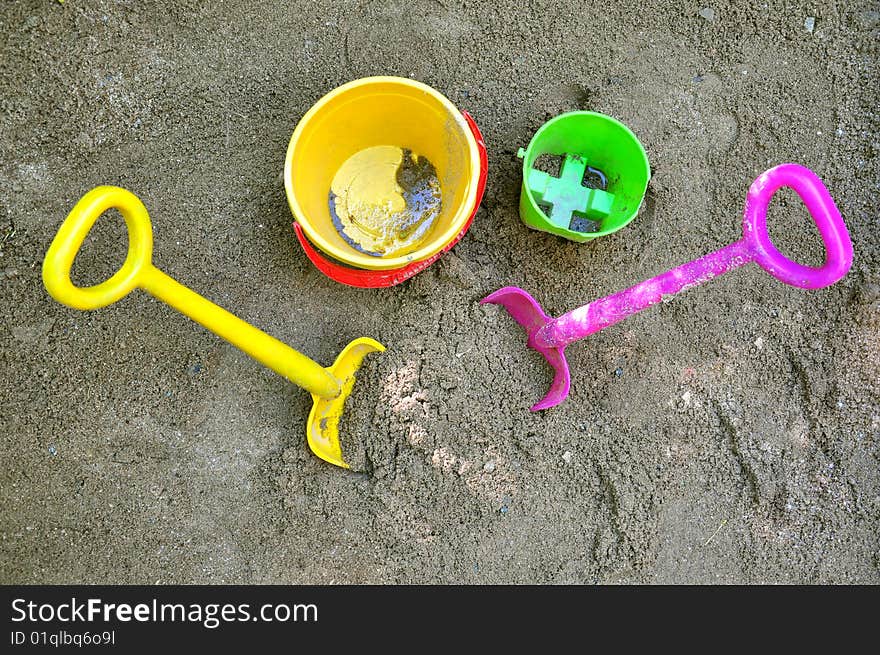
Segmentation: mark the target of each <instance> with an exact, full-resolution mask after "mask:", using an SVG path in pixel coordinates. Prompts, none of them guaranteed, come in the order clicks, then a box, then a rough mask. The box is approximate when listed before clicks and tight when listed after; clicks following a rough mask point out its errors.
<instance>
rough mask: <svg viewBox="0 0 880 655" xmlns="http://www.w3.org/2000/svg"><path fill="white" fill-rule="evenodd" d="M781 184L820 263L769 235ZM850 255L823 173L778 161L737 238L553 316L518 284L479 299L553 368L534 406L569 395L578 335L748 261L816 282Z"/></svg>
mask: <svg viewBox="0 0 880 655" xmlns="http://www.w3.org/2000/svg"><path fill="white" fill-rule="evenodd" d="M784 186H787V187H791V188H792V189H794V190H795V191H796V192H797V194H798V195H799V196H800V197H801V200H803V201H804V204H805V205H806V207H807V210H808V211H809V212H810V215H811V216H812V217H813V220H814V221H815V223H816V227H817V228H818V229H819V234H821V235H822V241H823V242H824V244H825V263H824V264H823V265H822V266H820V267H818V268H814V267H812V266H804V265H802V264H798V263H797V262H793V261H791V260H790V259H788V258H786V257H785V256H784V255H783V254H782V253H781V252H779V250H777V249H776V247H775V246H774V245H773V242H772V241H770V235H769V234H768V233H767V207H768V206H769V204H770V199H771V198H772V197H773V194H774V193H776V191H778V190H779V189H780V187H784ZM852 258H853V250H852V242H851V241H850V238H849V233H848V232H847V231H846V225H844V223H843V219H842V218H841V217H840V212H839V211H838V210H837V207H836V206H835V204H834V200H832V198H831V195H830V194H829V193H828V189H826V188H825V185H824V184H822V180H820V179H819V178H818V177H817V176H816V174H815V173H813V171H811V170H810V169H808V168H804V167H803V166H799V165H798V164H781V165H780V166H776V167H775V168H771V169H770V170H769V171H767V172H765V173H762V174H761V175H759V176H758V178H757V179H756V180H755V181H754V182H753V183H752V186H751V187H750V188H749V193H748V195H747V196H746V206H745V210H744V211H743V238H742V239H740V240H739V241H736V242H734V243H731V244H730V245H729V246H725V247H724V248H721V249H720V250H716V251H715V252H712V253H709V254H708V255H705V256H704V257H701V258H699V259H697V260H694V261H692V262H689V263H687V264H683V265H682V266H679V267H677V268H673V269H672V270H670V271H667V272H666V273H661V274H660V275H658V276H656V277H653V278H651V279H650V280H645V281H644V282H640V283H639V284H637V285H635V286H633V287H630V288H629V289H626V290H624V291H618V292H617V293H614V294H612V295H610V296H606V297H605V298H600V299H599V300H594V301H593V302H591V303H589V304H588V305H584V306H583V307H578V308H577V309H575V310H573V311H570V312H568V313H567V314H564V315H563V316H560V317H559V318H550V317H549V316H547V315H546V314H544V312H543V310H542V309H541V306H540V305H539V304H538V303H537V302H536V301H535V299H534V298H532V297H531V296H530V295H529V294H528V293H526V292H525V291H523V290H522V289H520V288H519V287H504V288H503V289H499V290H498V291H496V292H495V293H492V294H490V295H488V296H486V297H485V298H484V299H483V300H481V301H480V303H481V304H482V303H495V304H498V305H503V306H504V307H505V308H506V309H507V311H508V312H510V315H511V316H513V318H514V319H515V320H516V321H517V322H518V323H519V324H520V325H522V326H523V327H524V328H525V329H526V332H528V335H529V338H528V345H529V347H531V348H534V349H535V350H537V351H538V352H539V353H541V354H542V355H544V357H545V359H546V360H547V361H548V362H550V365H551V366H552V367H553V368H554V369H555V371H556V375H555V376H554V379H553V383H552V384H551V385H550V391H548V392H547V395H546V396H544V398H543V399H542V400H541V401H540V402H539V403H537V404H535V405H534V406H532V411H533V412H534V411H538V410H539V409H547V408H549V407H553V406H555V405H558V404H559V403H561V402H562V401H563V400H565V399H566V397H567V396H568V390H569V386H570V376H569V372H568V362H566V360H565V348H566V346H568V345H569V344H571V343H573V342H575V341H578V340H579V339H583V338H584V337H586V336H588V335H590V334H593V333H594V332H598V331H599V330H601V329H603V328H606V327H608V326H609V325H614V324H615V323H617V322H619V321H622V320H623V319H625V318H627V317H628V316H632V315H633V314H635V313H636V312H640V311H641V310H643V309H645V308H647V307H650V306H651V305H655V304H657V303H658V302H661V301H662V300H667V299H669V298H671V297H672V296H673V295H674V294H676V293H678V292H679V291H684V290H685V289H689V288H691V287H695V286H697V285H698V284H702V283H703V282H708V281H709V280H711V279H712V278H714V277H716V276H718V275H721V274H722V273H727V272H728V271H732V270H733V269H735V268H739V267H740V266H742V265H744V264H748V263H749V262H756V263H757V264H758V265H759V266H760V267H761V268H763V269H764V270H765V271H767V272H768V273H770V275H772V276H773V277H775V278H776V279H777V280H781V281H782V282H785V283H786V284H790V285H792V286H795V287H801V288H803V289H821V288H823V287H827V286H830V285H832V284H834V283H835V282H837V281H838V280H839V279H840V278H842V277H843V276H844V275H846V273H847V271H849V268H850V266H851V265H852Z"/></svg>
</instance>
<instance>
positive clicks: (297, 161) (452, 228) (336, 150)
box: [284, 77, 480, 270]
mask: <svg viewBox="0 0 880 655" xmlns="http://www.w3.org/2000/svg"><path fill="white" fill-rule="evenodd" d="M377 146H394V147H396V148H400V149H406V150H409V151H411V152H412V153H414V154H415V155H417V156H418V157H425V158H427V160H428V161H429V162H430V163H431V164H432V165H433V167H434V169H435V170H436V177H437V180H438V181H439V185H440V198H441V200H440V208H439V214H438V215H437V217H436V219H435V220H434V222H433V224H432V226H431V227H430V231H429V232H428V233H427V234H426V235H425V236H424V238H423V239H421V240H420V241H419V242H417V243H414V244H413V246H412V249H411V250H409V251H406V250H404V251H402V252H400V251H399V252H395V253H393V254H392V255H382V256H377V255H372V254H368V253H366V252H362V251H361V250H358V249H356V248H355V247H353V246H352V245H350V244H349V242H348V241H346V239H344V238H343V237H342V236H341V235H340V233H339V231H338V229H337V226H336V225H334V217H333V215H332V213H331V202H332V200H330V199H329V198H330V190H331V185H332V183H333V181H334V177H335V176H336V175H337V173H338V172H339V171H340V168H341V167H342V166H343V164H345V163H346V162H348V161H349V160H350V159H351V158H352V157H353V156H355V155H357V154H358V153H361V152H362V151H365V150H367V149H368V148H375V147H377ZM479 178H480V154H479V150H478V146H477V141H476V138H475V137H474V135H473V133H472V132H471V130H470V128H469V127H468V124H467V122H466V121H465V119H464V117H463V115H462V114H461V112H460V111H459V110H458V109H456V107H455V105H453V104H452V103H451V102H450V101H449V100H448V99H447V98H445V97H444V96H443V95H441V94H440V93H438V92H437V91H435V90H434V89H432V88H431V87H429V86H427V85H425V84H422V83H420V82H416V81H414V80H409V79H406V78H401V77H366V78H363V79H360V80H355V81H353V82H349V83H348V84H344V85H343V86H340V87H339V88H337V89H334V90H333V91H331V92H330V93H328V94H327V95H325V96H324V97H323V98H321V99H320V100H319V101H318V102H317V103H316V104H315V105H314V106H313V107H312V108H311V109H309V111H308V112H307V113H306V115H305V116H303V117H302V120H300V122H299V124H297V126H296V129H295V130H294V132H293V136H292V137H291V139H290V145H289V146H288V148H287V159H286V160H285V164H284V187H285V189H286V191H287V201H288V203H289V204H290V210H291V211H292V212H293V215H294V216H295V217H296V220H297V221H298V222H299V224H300V225H301V226H302V228H303V230H304V231H305V234H306V236H307V237H308V239H309V240H310V241H311V242H312V243H314V244H315V245H316V246H317V247H318V248H319V249H320V250H322V251H323V252H324V253H326V254H327V255H329V256H330V257H333V258H334V259H337V260H339V261H341V262H344V263H345V264H348V265H350V266H354V267H357V268H362V269H369V270H393V269H397V268H402V267H404V266H406V265H408V264H410V263H412V262H417V261H422V260H425V259H428V258H429V257H431V256H432V255H435V254H437V253H438V252H440V251H441V250H443V248H444V247H445V246H446V245H448V244H449V243H450V242H452V241H453V240H454V239H455V238H456V236H458V234H459V233H460V232H461V230H462V228H463V227H464V226H465V225H466V224H467V222H468V219H469V218H470V216H471V214H472V213H473V211H474V209H475V206H476V203H477V194H478V187H479Z"/></svg>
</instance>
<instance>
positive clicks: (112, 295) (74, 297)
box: [43, 186, 342, 398]
mask: <svg viewBox="0 0 880 655" xmlns="http://www.w3.org/2000/svg"><path fill="white" fill-rule="evenodd" d="M111 208H116V209H118V210H119V212H120V213H121V214H122V216H123V217H124V218H125V224H126V226H127V227H128V255H127V256H126V258H125V262H124V263H123V264H122V267H121V268H120V269H119V270H118V271H117V272H116V273H114V274H113V275H112V276H111V277H110V279H109V280H106V281H104V282H101V283H100V284H96V285H95V286H91V287H77V286H75V285H74V284H73V282H72V281H71V279H70V269H71V267H72V266H73V260H74V259H75V258H76V255H77V253H78V252H79V249H80V247H81V246H82V243H83V240H84V239H85V238H86V235H87V234H88V233H89V230H91V229H92V226H93V225H94V224H95V221H97V220H98V218H99V217H100V216H101V214H103V213H104V212H105V211H107V210H108V209H111ZM152 253H153V230H152V227H151V225H150V216H149V214H147V209H146V207H144V204H143V203H142V202H141V201H140V199H139V198H138V197H137V196H136V195H134V194H133V193H131V192H130V191H126V190H125V189H121V188H119V187H113V186H100V187H97V188H95V189H92V190H91V191H89V192H88V193H87V194H86V195H84V196H83V197H82V198H81V199H80V201H79V202H78V203H76V205H75V206H74V208H73V209H72V210H71V212H70V214H68V216H67V218H66V219H65V220H64V223H62V225H61V227H60V228H59V230H58V234H56V235H55V238H54V239H53V240H52V245H51V246H49V250H48V251H47V252H46V258H45V259H44V260H43V284H45V286H46V290H47V291H48V292H49V294H50V295H51V296H52V297H53V298H55V300H57V301H58V302H60V303H62V304H64V305H67V306H69V307H73V308H74V309H98V308H100V307H106V306H107V305H111V304H113V303H114V302H116V301H117V300H119V299H121V298H123V297H124V296H126V295H127V294H128V293H129V292H131V291H132V290H133V289H135V288H136V287H140V288H142V289H144V290H145V291H148V292H149V293H151V294H152V295H154V296H155V297H156V298H158V299H159V300H162V301H163V302H166V303H168V304H169V305H171V306H172V307H174V308H175V309H176V310H178V311H179V312H181V313H183V314H185V315H187V316H189V317H190V318H191V319H193V320H194V321H196V322H198V323H200V324H201V325H203V326H205V327H206V328H208V329H209V330H211V331H212V332H214V333H215V334H217V335H219V336H221V337H223V338H224V339H226V340H227V341H229V342H230V343H231V344H233V345H235V346H237V347H238V348H240V349H241V350H243V351H244V352H246V353H247V354H248V355H250V356H251V357H253V358H254V359H256V360H257V361H259V362H261V363H262V364H264V365H266V366H268V367H269V368H271V369H272V370H273V371H275V372H276V373H278V374H279V375H282V376H284V377H285V378H287V379H288V380H290V381H291V382H293V383H294V384H297V385H299V386H301V387H303V388H304V389H306V390H308V391H309V392H311V393H312V394H314V395H316V396H320V397H322V398H336V397H337V396H339V394H340V392H341V390H342V386H341V383H340V381H339V380H338V379H337V378H336V377H335V376H333V375H332V374H331V373H330V372H329V371H327V370H326V369H325V368H323V367H322V366H321V365H320V364H318V363H317V362H315V361H313V360H311V359H309V358H308V357H306V356H305V355H303V354H301V353H299V352H297V351H296V350H294V349H293V348H291V347H290V346H288V345H287V344H285V343H282V342H281V341H279V340H278V339H276V338H274V337H271V336H269V335H268V334H266V333H265V332H263V331H262V330H259V329H257V328H255V327H254V326H253V325H250V324H249V323H246V322H244V321H242V320H241V319H240V318H238V317H237V316H235V315H233V314H230V313H229V312H227V311H226V310H225V309H223V308H222V307H219V306H217V305H215V304H214V303H212V302H211V301H209V300H207V299H205V298H203V297H202V296H200V295H199V294H197V293H195V292H194V291H191V290H190V289H187V288H186V287H185V286H183V285H182V284H180V283H179V282H177V281H176V280H174V279H173V278H171V277H169V276H168V275H166V274H165V273H163V272H162V271H160V270H159V269H158V268H156V267H155V266H153V264H152Z"/></svg>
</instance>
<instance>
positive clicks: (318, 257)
mask: <svg viewBox="0 0 880 655" xmlns="http://www.w3.org/2000/svg"><path fill="white" fill-rule="evenodd" d="M461 113H462V114H463V115H464V119H465V120H466V121H467V124H468V127H470V128H471V132H473V134H474V138H475V139H476V140H477V148H478V149H479V151H480V178H479V180H478V181H477V201H476V203H475V204H474V211H473V213H471V215H470V217H469V218H468V220H467V222H466V223H465V224H464V227H463V228H462V229H461V232H459V233H458V234H457V235H456V237H455V238H454V239H453V240H452V241H450V242H449V243H448V244H447V245H446V247H445V248H443V250H441V251H440V252H438V253H437V254H436V255H432V256H431V257H428V259H424V260H422V261H420V262H413V263H412V264H409V265H407V266H404V267H403V268H396V269H394V270H391V271H368V270H364V269H360V268H350V267H348V266H344V265H343V264H339V263H338V262H335V261H333V260H332V259H328V258H327V257H325V256H324V255H322V254H321V253H319V252H318V250H317V249H316V248H315V247H314V246H313V245H312V244H311V242H310V241H309V240H308V239H307V238H306V235H305V234H304V233H303V229H302V227H300V225H299V223H296V222H294V224H293V229H294V231H295V232H296V238H297V239H298V240H299V244H300V245H301V246H302V249H303V250H304V251H305V253H306V257H308V258H309V261H311V262H312V263H313V264H314V265H315V267H316V268H317V269H318V270H319V271H321V272H322V273H323V274H324V275H326V276H327V277H329V278H330V279H331V280H335V281H336V282H341V283H342V284H347V285H348V286H350V287H359V288H361V289H380V288H382V287H393V286H394V285H395V284H400V283H401V282H404V281H406V280H408V279H409V278H411V277H412V276H413V275H415V274H416V273H421V272H422V271H424V270H425V269H426V268H428V266H430V265H431V264H433V263H434V262H435V261H437V260H438V259H440V257H442V256H443V253H445V252H448V251H449V249H450V248H452V247H453V246H454V245H455V244H456V243H458V242H459V241H460V240H461V238H462V237H463V236H464V235H465V232H467V231H468V229H470V227H471V223H472V222H473V220H474V216H475V215H476V213H477V210H478V209H479V208H480V203H481V202H482V201H483V192H484V191H485V190H486V176H487V175H488V172H489V157H488V155H487V154H486V144H485V142H484V141H483V135H482V134H481V133H480V128H478V127H477V124H476V123H475V122H474V119H473V118H472V117H471V115H470V114H469V113H467V112H466V111H463V112H461Z"/></svg>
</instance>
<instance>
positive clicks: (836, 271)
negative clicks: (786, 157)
mask: <svg viewBox="0 0 880 655" xmlns="http://www.w3.org/2000/svg"><path fill="white" fill-rule="evenodd" d="M784 186H786V187H789V188H791V189H794V191H795V192H796V193H797V194H798V195H799V196H800V197H801V200H803V202H804V205H806V207H807V211H809V212H810V216H812V217H813V221H814V222H815V223H816V227H817V228H818V229H819V234H820V235H821V236H822V241H823V242H824V245H825V263H824V264H823V265H822V266H819V267H818V268H816V267H813V266H804V265H803V264H798V263H797V262H793V261H791V260H790V259H789V258H788V257H786V256H785V255H783V254H782V253H781V252H779V250H778V249H777V248H776V246H774V245H773V242H772V241H771V240H770V235H769V234H768V233H767V207H768V206H769V205H770V200H771V199H772V198H773V194H775V193H776V192H777V191H778V190H779V189H780V188H781V187H784ZM743 235H744V239H745V241H746V243H747V244H748V245H749V249H750V250H751V251H752V253H753V255H754V260H755V262H757V263H758V264H759V265H760V266H761V268H763V269H764V270H765V271H767V272H768V273H770V275H772V276H773V277H775V278H776V279H777V280H780V281H782V282H785V283H786V284H790V285H792V286H796V287H801V288H804V289H821V288H822V287H827V286H829V285H831V284H834V283H835V282H837V281H838V280H839V279H840V278H842V277H843V276H844V275H846V273H847V271H849V269H850V266H852V259H853V249H852V242H851V241H850V238H849V233H848V232H847V231H846V225H844V223H843V219H842V218H841V217H840V212H839V211H838V210H837V206H836V205H835V204H834V200H833V199H832V198H831V194H829V193H828V189H826V188H825V185H824V184H822V180H820V179H819V177H818V176H817V175H816V174H815V173H814V172H813V171H811V170H810V169H809V168H804V167H803V166H799V165H798V164H781V165H780V166H776V167H774V168H771V169H770V170H769V171H767V172H766V173H762V174H761V175H760V176H758V179H756V180H755V181H754V182H753V183H752V186H751V187H749V193H748V195H747V196H746V207H745V211H744V212H743Z"/></svg>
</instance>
